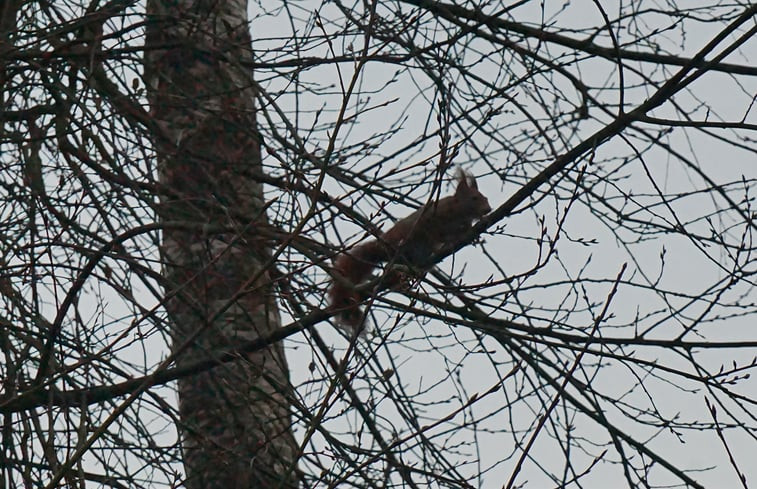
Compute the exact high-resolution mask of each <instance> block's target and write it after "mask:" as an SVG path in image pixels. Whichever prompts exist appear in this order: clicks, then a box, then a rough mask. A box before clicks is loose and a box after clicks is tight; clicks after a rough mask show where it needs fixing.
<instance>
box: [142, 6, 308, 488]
mask: <svg viewBox="0 0 757 489" xmlns="http://www.w3.org/2000/svg"><path fill="white" fill-rule="evenodd" d="M147 20H148V24H147V34H146V52H147V55H146V60H145V61H146V63H145V79H146V80H147V83H148V90H149V96H150V103H151V113H152V115H153V118H154V120H155V121H156V122H157V125H158V126H159V127H161V128H162V131H163V134H162V136H158V137H156V138H155V142H156V148H157V151H158V153H157V158H158V172H159V181H160V184H161V186H162V188H163V191H162V192H161V196H160V204H159V212H158V213H159V217H160V219H161V221H162V222H163V223H165V224H166V228H165V229H164V230H163V241H162V246H161V253H162V256H161V258H162V260H163V266H164V275H165V278H166V283H167V285H166V289H167V290H166V294H167V295H166V297H167V300H166V303H165V306H166V308H167V310H168V313H169V323H170V329H171V336H172V341H173V351H174V353H176V354H177V355H178V358H177V362H178V364H179V365H183V364H185V363H187V362H193V361H196V360H198V359H200V358H203V357H206V356H207V355H213V352H214V351H218V350H219V349H222V348H226V347H231V346H234V345H235V344H237V343H238V342H240V341H245V340H250V339H253V338H255V337H258V336H261V335H266V334H268V333H270V332H271V331H273V330H275V329H276V328H279V327H280V318H279V314H278V310H277V309H276V303H275V300H274V296H273V294H272V290H271V280H270V276H269V274H268V272H267V268H270V265H269V264H268V263H267V262H268V260H269V258H270V249H269V246H270V243H269V242H268V241H266V240H264V239H262V237H260V236H259V235H258V234H256V232H255V229H256V228H258V229H259V226H260V225H263V224H265V223H266V222H267V217H266V214H265V209H264V206H263V193H262V185H261V184H260V183H259V182H256V181H255V180H254V177H253V174H255V173H256V172H259V171H260V169H261V155H260V141H259V136H258V133H257V131H256V124H255V107H254V95H255V88H254V84H253V82H252V77H251V69H250V68H249V67H243V66H240V63H242V64H246V63H248V62H250V61H252V55H251V38H250V33H249V26H248V23H247V15H246V2H245V1H241V0H220V1H214V2H204V1H191V0H180V1H177V2H165V1H161V0H150V1H149V2H148V18H147ZM248 66H249V65H248ZM178 389H179V408H180V415H181V420H180V424H181V426H180V429H179V431H180V433H181V436H182V444H183V451H184V464H185V468H186V473H187V481H186V484H185V485H186V487H187V488H189V489H196V488H215V487H218V488H224V489H227V488H243V487H244V488H250V487H256V488H259V487H296V486H297V484H298V476H297V470H296V464H295V458H296V453H297V444H296V443H295V441H294V437H293V435H292V431H291V421H290V411H289V393H290V386H289V379H288V369H287V363H286V359H285V357H284V351H283V347H282V345H281V344H280V343H279V344H275V345H272V346H271V347H270V348H268V349H266V350H263V351H260V352H256V353H253V354H249V355H246V356H244V357H240V358H239V360H238V361H236V362H232V363H227V364H225V365H221V366H218V367H216V368H215V369H213V370H211V371H209V372H206V373H203V374H200V375H195V376H192V377H189V378H185V379H181V380H180V381H179V383H178Z"/></svg>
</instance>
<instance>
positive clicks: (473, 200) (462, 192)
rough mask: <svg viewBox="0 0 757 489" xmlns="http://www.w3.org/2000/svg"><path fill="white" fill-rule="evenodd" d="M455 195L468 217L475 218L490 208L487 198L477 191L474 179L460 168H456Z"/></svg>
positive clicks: (487, 211)
mask: <svg viewBox="0 0 757 489" xmlns="http://www.w3.org/2000/svg"><path fill="white" fill-rule="evenodd" d="M455 197H456V200H457V201H458V202H460V203H462V204H463V206H464V207H465V210H466V214H468V215H469V217H472V218H476V219H477V218H479V217H482V216H484V215H486V214H487V213H489V212H490V211H491V210H492V208H491V206H490V205H489V200H488V199H487V198H486V197H485V196H484V194H482V193H481V192H479V191H478V184H477V183H476V179H475V178H473V176H471V175H469V174H468V173H465V172H464V171H462V170H458V184H457V190H455Z"/></svg>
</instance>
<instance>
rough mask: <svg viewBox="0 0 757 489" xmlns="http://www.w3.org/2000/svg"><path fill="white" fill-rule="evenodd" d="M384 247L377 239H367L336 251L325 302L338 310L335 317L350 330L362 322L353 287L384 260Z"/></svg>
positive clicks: (359, 299)
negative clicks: (334, 276)
mask: <svg viewBox="0 0 757 489" xmlns="http://www.w3.org/2000/svg"><path fill="white" fill-rule="evenodd" d="M385 255H386V249H385V247H384V246H382V245H381V243H379V242H378V241H368V242H367V243H363V244H361V245H358V246H356V247H355V248H353V249H351V250H350V251H347V252H344V253H342V254H340V255H339V256H338V257H337V259H336V260H335V261H334V271H335V272H336V273H337V274H338V276H337V277H336V279H335V280H334V283H333V284H332V285H331V289H329V302H330V303H331V306H332V307H334V308H335V309H337V310H338V311H339V314H338V316H337V321H338V322H339V323H340V324H342V325H344V326H349V327H350V328H352V329H353V330H356V329H358V328H360V326H362V324H363V319H364V318H363V311H362V309H361V308H360V306H359V304H360V302H361V301H362V300H363V297H361V296H360V294H359V293H358V291H357V290H355V287H357V286H358V285H360V283H361V282H363V281H364V280H365V279H366V278H368V277H369V276H370V274H371V272H372V271H373V269H374V268H376V266H377V265H378V264H379V263H381V262H382V261H385V260H386V256H385Z"/></svg>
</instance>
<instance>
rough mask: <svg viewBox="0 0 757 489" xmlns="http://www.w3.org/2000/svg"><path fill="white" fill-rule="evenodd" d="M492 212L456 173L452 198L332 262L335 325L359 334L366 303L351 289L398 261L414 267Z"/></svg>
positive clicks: (426, 208)
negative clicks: (377, 269) (336, 275)
mask: <svg viewBox="0 0 757 489" xmlns="http://www.w3.org/2000/svg"><path fill="white" fill-rule="evenodd" d="M489 211H491V207H490V206H489V201H488V200H487V199H486V197H485V196H484V195H483V194H482V193H481V192H479V191H478V185H477V184H476V180H475V179H474V178H473V177H472V176H470V175H469V174H467V173H465V172H463V171H459V172H458V184H457V189H456V190H455V193H454V194H453V195H450V196H447V197H444V198H443V199H440V200H438V201H436V202H432V203H429V204H426V205H425V206H424V207H421V208H420V209H418V210H416V211H415V212H413V213H412V214H410V215H409V216H407V217H405V218H403V219H400V220H399V221H397V222H396V223H395V224H394V226H392V228H391V229H389V231H387V232H385V233H381V235H379V237H378V239H375V240H371V241H367V242H365V243H362V244H359V245H357V246H355V247H354V248H352V249H351V250H349V251H345V252H343V253H341V254H339V256H337V258H336V260H334V271H335V272H337V274H338V275H339V276H338V277H337V279H335V280H334V282H333V284H332V285H331V288H330V289H329V299H330V303H331V306H332V307H333V308H335V309H338V310H339V315H338V316H337V322H338V323H339V324H341V325H343V326H347V327H349V328H350V329H351V330H352V331H353V332H355V331H358V330H361V329H362V325H363V320H364V317H363V311H362V309H361V308H360V306H359V303H360V302H361V301H362V300H363V299H364V297H361V296H360V294H359V293H358V292H357V291H356V290H355V287H356V286H358V285H360V284H361V283H362V282H364V281H365V280H366V279H368V278H369V277H370V275H371V273H372V272H373V270H374V269H375V268H376V267H377V266H378V265H379V264H380V263H386V262H391V261H394V260H397V262H398V263H405V264H409V265H414V264H417V263H422V262H423V261H424V260H427V259H428V258H429V257H430V256H431V255H433V253H435V252H437V251H439V250H441V249H442V248H444V247H445V246H447V245H452V244H455V243H456V242H457V240H459V239H460V237H461V236H463V235H464V234H465V233H466V232H467V231H468V230H469V229H470V228H471V226H472V225H473V221H474V220H477V219H479V218H481V217H482V216H484V215H485V214H487V213H488V212H489Z"/></svg>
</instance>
